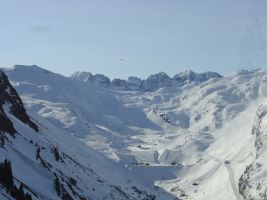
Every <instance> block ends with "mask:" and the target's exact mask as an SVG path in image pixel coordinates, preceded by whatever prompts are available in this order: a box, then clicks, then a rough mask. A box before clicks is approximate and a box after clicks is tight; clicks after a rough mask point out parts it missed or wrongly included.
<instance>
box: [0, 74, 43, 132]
mask: <svg viewBox="0 0 267 200" xmlns="http://www.w3.org/2000/svg"><path fill="white" fill-rule="evenodd" d="M4 107H5V108H6V109H7V110H5V109H4ZM5 111H8V112H10V113H11V114H12V115H14V116H15V117H16V118H18V119H19V120H20V121H22V122H23V123H25V124H27V125H28V126H30V127H31V128H32V129H34V130H35V131H38V126H37V125H36V124H35V123H33V122H32V121H31V119H30V118H29V116H28V115H27V113H26V111H25V108H24V106H23V103H22V101H21V99H20V97H19V96H18V94H17V92H16V90H15V89H14V88H13V87H12V85H11V84H10V82H9V80H8V78H7V76H6V75H5V74H4V73H3V72H0V130H1V131H2V132H8V133H10V134H14V133H15V132H16V130H15V128H14V126H13V124H12V122H11V121H10V119H9V118H8V117H7V115H6V113H5Z"/></svg>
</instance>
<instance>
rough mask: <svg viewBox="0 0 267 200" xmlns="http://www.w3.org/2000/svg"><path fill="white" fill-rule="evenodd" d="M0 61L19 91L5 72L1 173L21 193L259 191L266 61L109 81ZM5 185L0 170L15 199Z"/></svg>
mask: <svg viewBox="0 0 267 200" xmlns="http://www.w3.org/2000/svg"><path fill="white" fill-rule="evenodd" d="M2 71H3V72H4V73H5V74H6V75H7V76H8V78H9V80H10V83H11V85H12V86H13V87H14V88H15V90H16V91H17V93H18V94H19V96H20V97H19V96H18V95H17V93H16V91H15V90H14V89H13V87H12V86H11V85H10V84H9V82H8V80H7V78H5V77H6V76H5V75H4V73H2V74H1V76H0V81H1V88H0V97H1V98H0V99H1V101H0V102H2V103H1V107H2V109H0V111H1V118H0V122H1V126H0V127H1V129H0V130H1V138H2V139H1V141H2V147H0V151H1V153H0V163H2V164H0V177H1V167H2V168H3V169H5V170H6V171H9V172H10V168H11V170H12V176H9V179H7V180H9V185H13V186H12V187H11V188H13V190H15V191H19V192H18V193H20V194H21V190H22V191H23V193H24V196H26V195H25V194H26V193H28V196H29V195H30V196H31V198H32V199H160V200H161V199H162V200H164V199H166V200H169V199H196V200H207V199H216V200H217V199H218V200H220V199H221V200H226V199H255V200H256V199H265V197H266V194H265V193H266V190H267V184H266V181H265V180H266V177H267V176H266V173H265V171H266V169H267V166H266V164H265V161H264V159H265V149H266V148H265V146H266V145H265V143H266V142H265V132H264V131H265V124H266V123H265V121H264V120H265V115H266V114H265V113H266V108H265V107H266V96H267V70H254V71H245V70H243V71H239V72H236V73H233V74H231V75H229V76H227V77H221V76H220V75H218V74H217V73H213V72H207V73H204V74H197V73H194V72H191V71H187V72H183V73H180V74H178V75H175V76H174V77H173V78H170V77H169V76H168V75H167V74H165V73H159V74H156V75H152V76H150V77H148V78H147V79H146V80H141V79H139V78H136V77H129V79H128V80H120V79H115V80H113V81H110V79H109V78H107V77H106V76H104V75H92V74H90V73H81V72H77V73H75V74H74V75H73V76H72V77H71V78H68V77H64V76H61V75H59V74H55V73H53V72H50V71H47V70H45V69H42V68H39V67H37V66H15V67H14V68H11V69H2ZM87 83H90V84H87ZM2 85H3V86H2ZM5 85H6V86H8V87H6V86H5ZM99 86H101V87H99ZM7 88H9V89H7ZM20 98H21V100H22V102H23V104H22V102H21V101H20V100H19V99H20ZM10 99H13V100H12V101H11V100H10ZM14 105H19V106H18V107H19V108H20V110H22V112H18V113H21V115H22V116H19V115H17V114H16V113H17V112H14V109H12V107H14ZM24 107H25V109H24ZM23 110H24V111H23ZM3 120H4V122H3ZM6 121H9V122H12V123H11V124H12V126H13V127H14V128H13V129H12V131H10V130H11V129H5V125H6V124H8V123H6ZM9 124H10V123H9ZM12 126H11V127H12ZM5 159H6V161H5ZM10 177H13V179H12V178H11V179H10ZM21 185H22V186H21ZM7 188H8V187H7V184H6V183H4V184H3V183H2V182H1V180H0V199H4V200H5V199H16V197H12V192H11V191H10V189H7ZM14 188H16V189H14ZM13 196H14V195H13ZM28 196H27V197H28ZM25 198H26V197H25ZM28 198H29V197H28Z"/></svg>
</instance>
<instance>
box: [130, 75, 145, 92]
mask: <svg viewBox="0 0 267 200" xmlns="http://www.w3.org/2000/svg"><path fill="white" fill-rule="evenodd" d="M141 87H142V81H141V79H140V78H137V77H135V76H130V77H129V78H128V80H127V88H128V90H131V91H138V90H140V89H141Z"/></svg>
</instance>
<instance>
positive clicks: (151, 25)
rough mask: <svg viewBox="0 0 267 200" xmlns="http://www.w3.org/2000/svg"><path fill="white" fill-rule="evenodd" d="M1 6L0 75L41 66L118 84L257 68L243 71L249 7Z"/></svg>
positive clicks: (79, 0) (114, 0)
mask: <svg viewBox="0 0 267 200" xmlns="http://www.w3.org/2000/svg"><path fill="white" fill-rule="evenodd" d="M262 1H263V0H257V1H254V2H255V4H260V2H262ZM0 3H1V4H0V24H1V31H0V52H1V54H0V66H1V67H9V66H12V65H14V64H28V65H32V64H36V65H39V66H41V67H44V68H47V69H50V70H52V71H54V72H58V73H61V74H64V75H70V74H71V73H72V72H74V71H78V70H83V71H90V72H93V73H104V74H106V75H109V76H110V77H112V78H114V77H120V78H126V77H128V76H129V75H136V76H139V77H142V78H144V77H146V76H147V75H149V74H152V73H157V72H160V71H165V72H167V73H168V74H169V75H170V76H172V75H174V74H175V73H178V72H181V71H183V70H185V69H192V70H194V71H197V72H203V71H207V70H209V71H217V72H220V73H222V74H229V73H231V72H233V71H235V70H237V69H241V68H244V67H247V68H253V67H256V66H250V65H249V64H248V63H249V62H246V63H245V60H246V59H245V58H244V57H246V54H247V55H248V54H250V50H248V51H245V53H244V51H243V49H244V48H245V49H246V48H247V47H244V46H249V45H247V44H246V43H247V41H246V40H247V38H250V35H251V34H252V35H253V33H248V28H249V27H253V26H252V25H250V24H249V23H250V20H251V16H252V14H251V13H249V12H250V10H251V9H250V8H249V7H251V5H250V3H249V2H248V0H223V1H222V0H201V1H199V0H23V1H22V0H0ZM256 9H257V8H256ZM256 13H257V11H256ZM254 14H255V11H254ZM248 35H249V36H248ZM121 58H123V60H122V61H121Z"/></svg>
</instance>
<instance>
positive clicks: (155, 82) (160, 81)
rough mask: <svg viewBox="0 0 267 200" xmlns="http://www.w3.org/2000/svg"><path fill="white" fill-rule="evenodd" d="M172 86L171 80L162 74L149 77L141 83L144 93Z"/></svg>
mask: <svg viewBox="0 0 267 200" xmlns="http://www.w3.org/2000/svg"><path fill="white" fill-rule="evenodd" d="M171 84H172V80H171V78H170V77H169V76H168V75H167V74H166V73H164V72H160V73H158V74H154V75H150V76H149V77H148V78H147V79H146V80H144V81H143V88H144V90H145V91H154V90H156V89H159V88H162V87H170V86H171Z"/></svg>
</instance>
